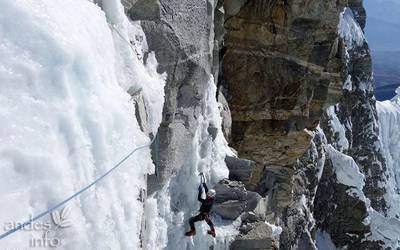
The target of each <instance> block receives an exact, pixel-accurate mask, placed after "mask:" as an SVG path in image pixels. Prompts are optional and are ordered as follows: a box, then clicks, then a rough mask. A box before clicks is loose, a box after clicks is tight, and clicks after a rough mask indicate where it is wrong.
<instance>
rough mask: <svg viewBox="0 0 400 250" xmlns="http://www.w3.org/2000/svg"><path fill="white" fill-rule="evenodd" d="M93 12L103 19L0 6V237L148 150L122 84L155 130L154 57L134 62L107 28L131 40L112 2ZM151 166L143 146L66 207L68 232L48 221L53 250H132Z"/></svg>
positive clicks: (83, 5)
mask: <svg viewBox="0 0 400 250" xmlns="http://www.w3.org/2000/svg"><path fill="white" fill-rule="evenodd" d="M102 7H103V9H104V10H105V11H106V13H107V16H106V15H105V12H103V11H102V10H101V9H100V8H99V7H98V6H96V5H95V4H93V3H92V2H90V1H86V0H73V1H72V0H51V1H50V0H12V1H11V0H0V126H1V129H0V184H1V189H0V202H1V204H2V206H1V207H0V225H1V229H2V230H4V229H7V227H9V226H10V223H13V222H15V223H18V222H22V221H25V220H27V219H28V218H29V216H30V215H31V214H34V215H36V214H38V213H40V212H42V211H44V210H46V209H48V208H49V207H50V206H52V205H54V204H56V203H57V202H59V201H61V200H62V199H64V198H65V197H66V196H68V195H71V194H72V193H74V192H75V191H77V190H78V189H80V188H81V187H83V186H84V185H86V184H88V183H89V182H91V181H92V180H94V178H96V177H97V176H99V175H100V174H102V173H104V172H105V171H106V170H108V169H109V168H111V167H112V166H113V164H115V163H116V162H118V161H119V160H120V159H121V158H123V157H124V156H125V155H126V154H127V153H128V152H129V151H131V150H132V149H133V148H135V147H137V146H140V145H143V144H146V143H149V139H148V137H147V136H146V135H145V134H144V133H142V132H141V131H140V129H139V126H138V123H137V121H136V119H135V116H134V109H133V105H132V104H131V103H130V101H129V100H130V96H129V95H128V94H127V92H126V90H127V89H128V88H129V87H131V86H134V87H136V88H142V89H143V92H144V94H143V95H144V96H145V101H146V103H147V104H148V106H149V108H150V110H151V112H152V114H153V115H152V116H151V126H152V128H153V130H155V129H156V127H157V126H158V122H159V121H160V119H161V118H160V117H161V113H160V110H161V108H162V101H160V100H163V98H162V96H163V90H162V89H163V79H164V77H165V76H163V75H158V74H156V72H155V65H156V61H155V58H154V56H150V61H149V62H148V64H147V66H145V65H143V61H141V60H140V59H135V57H136V55H134V54H133V52H132V49H131V48H130V47H129V45H128V44H126V43H125V42H123V41H121V38H120V37H119V35H118V34H116V31H115V30H111V29H110V26H109V24H110V25H113V27H115V28H116V29H118V31H119V32H120V33H121V34H122V35H123V36H125V38H127V39H129V38H130V37H129V36H132V33H137V34H139V35H140V33H141V31H140V29H139V28H138V27H137V25H136V26H135V25H132V24H130V23H129V22H127V19H126V17H125V16H124V15H123V10H122V6H121V5H120V3H119V1H116V0H115V1H114V0H109V1H104V4H103V6H102ZM107 21H108V22H109V23H107ZM135 27H136V28H135ZM143 39H145V38H143ZM138 40H141V39H140V37H139V38H138ZM142 41H143V40H142ZM137 48H138V49H139V50H141V49H146V48H145V46H141V45H140V44H137ZM152 168H153V166H152V162H151V159H150V152H149V149H147V148H146V149H143V150H141V151H139V152H138V153H137V154H135V155H134V156H133V157H132V158H130V159H129V160H128V161H127V162H126V163H124V165H123V166H122V168H121V169H120V170H119V171H118V172H116V173H114V174H112V175H111V176H110V177H108V178H107V179H106V180H104V181H103V182H102V183H100V184H98V185H96V186H95V187H93V188H92V189H90V190H89V191H88V192H87V193H85V194H83V195H81V196H80V197H79V198H78V199H76V200H74V201H72V202H71V203H70V204H69V205H68V206H69V207H70V209H71V215H70V216H68V219H69V220H71V221H72V224H73V225H72V226H71V227H69V228H57V229H55V226H54V225H53V224H52V229H51V230H52V232H51V235H50V236H51V237H54V238H58V239H60V240H61V241H62V242H61V244H62V245H61V246H59V248H57V249H71V250H72V249H73V250H75V249H96V250H101V249H137V248H138V247H139V246H140V239H139V235H140V229H141V224H142V213H143V210H142V203H141V202H140V200H139V198H140V193H141V190H142V189H143V188H144V187H145V179H144V176H145V174H146V173H147V172H148V171H150V170H151V169H152ZM42 221H44V222H47V221H50V217H48V216H47V217H45V218H44V219H43V220H42ZM43 233H44V232H43V230H42V229H40V230H39V229H37V230H31V231H28V230H25V231H22V232H17V233H15V234H14V235H11V236H9V237H8V238H6V239H4V240H1V241H0V248H2V249H5V247H7V248H11V247H14V248H19V249H28V248H30V247H32V246H30V245H29V244H31V243H32V242H30V240H31V239H35V240H36V239H41V238H42V236H43Z"/></svg>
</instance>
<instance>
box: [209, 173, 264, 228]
mask: <svg viewBox="0 0 400 250" xmlns="http://www.w3.org/2000/svg"><path fill="white" fill-rule="evenodd" d="M214 188H215V191H216V192H217V196H216V198H215V204H214V206H213V211H214V212H215V213H216V214H218V215H220V216H221V217H222V218H224V219H227V220H235V219H236V218H237V217H239V216H240V215H241V214H242V213H243V212H248V211H253V210H254V209H255V208H256V207H257V206H258V204H259V203H260V201H261V196H260V195H259V194H257V193H256V192H251V191H247V190H246V188H245V187H244V185H243V184H242V183H241V182H238V181H230V180H222V181H220V182H219V183H218V184H217V185H216V186H215V187H214Z"/></svg>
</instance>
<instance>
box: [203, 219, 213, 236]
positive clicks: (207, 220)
mask: <svg viewBox="0 0 400 250" xmlns="http://www.w3.org/2000/svg"><path fill="white" fill-rule="evenodd" d="M204 220H205V221H206V222H207V224H208V225H209V226H210V230H208V231H207V233H208V234H211V235H212V236H213V237H215V228H214V224H213V223H212V221H211V219H210V217H209V216H208V214H207V215H205V216H204Z"/></svg>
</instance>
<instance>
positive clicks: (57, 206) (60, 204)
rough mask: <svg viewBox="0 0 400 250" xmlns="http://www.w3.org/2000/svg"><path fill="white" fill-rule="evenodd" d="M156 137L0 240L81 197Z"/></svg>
mask: <svg viewBox="0 0 400 250" xmlns="http://www.w3.org/2000/svg"><path fill="white" fill-rule="evenodd" d="M155 138H156V137H155V136H154V138H153V139H152V140H151V142H150V143H148V144H146V145H143V146H140V147H137V148H135V149H134V150H132V151H131V152H130V153H129V154H128V155H126V156H125V157H124V158H123V159H122V160H120V161H119V162H118V163H117V164H116V165H114V167H112V168H111V169H110V170H108V171H107V172H105V173H104V174H103V175H101V176H100V177H98V178H97V179H95V180H94V181H93V182H91V183H90V184H88V185H87V186H85V187H84V188H82V189H81V190H79V191H78V192H76V193H75V194H73V195H71V196H69V197H68V198H66V199H65V200H63V201H61V202H60V203H58V204H57V205H54V206H53V207H51V208H49V209H47V210H46V211H44V212H42V213H40V214H38V215H36V216H34V217H32V218H31V219H30V220H28V221H26V222H24V223H22V224H20V225H19V226H17V227H15V228H13V229H11V230H9V231H7V232H5V233H3V234H1V235H0V240H2V239H4V238H5V237H7V236H9V235H10V234H13V233H15V232H17V231H19V230H21V229H23V228H24V227H26V226H28V225H30V224H32V222H34V221H36V220H38V219H40V218H42V217H44V216H45V215H47V214H50V213H51V212H53V211H54V210H57V209H58V208H60V207H62V206H63V205H65V204H66V203H67V202H69V201H71V200H72V199H74V198H76V197H77V196H79V195H81V194H82V193H83V192H85V191H86V190H88V189H89V188H91V187H92V186H94V185H95V184H97V183H98V182H100V181H101V180H102V179H104V178H105V177H106V176H107V175H109V174H110V173H111V172H113V171H114V170H116V169H117V168H118V167H119V166H121V164H122V163H124V162H125V161H126V160H127V159H128V158H130V157H131V156H132V155H133V154H134V153H135V152H136V151H138V150H139V149H142V148H146V147H149V146H150V145H151V144H152V143H153V141H154V139H155Z"/></svg>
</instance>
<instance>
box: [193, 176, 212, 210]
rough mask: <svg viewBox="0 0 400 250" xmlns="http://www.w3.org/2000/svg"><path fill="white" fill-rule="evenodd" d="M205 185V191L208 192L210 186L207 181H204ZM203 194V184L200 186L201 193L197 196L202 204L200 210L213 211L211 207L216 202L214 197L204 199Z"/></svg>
mask: <svg viewBox="0 0 400 250" xmlns="http://www.w3.org/2000/svg"><path fill="white" fill-rule="evenodd" d="M203 187H204V192H205V193H206V194H207V192H208V187H207V185H206V184H205V183H203ZM201 194H202V190H201V186H200V187H199V195H198V196H197V199H198V200H199V201H200V202H201V206H200V210H199V211H200V212H201V213H207V214H208V213H209V212H210V211H211V208H212V206H213V204H214V199H212V198H208V197H207V198H206V199H202V198H201Z"/></svg>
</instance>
